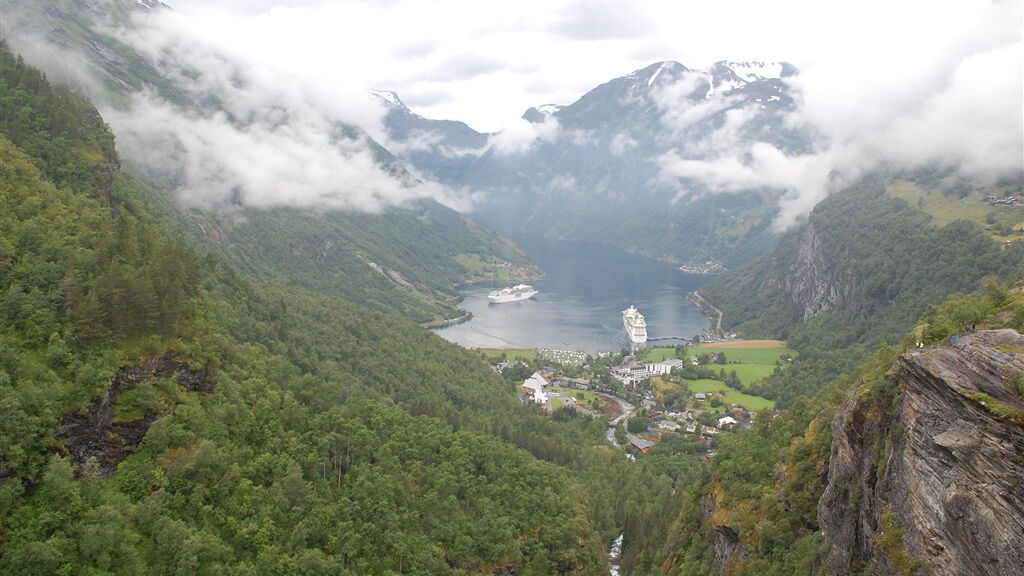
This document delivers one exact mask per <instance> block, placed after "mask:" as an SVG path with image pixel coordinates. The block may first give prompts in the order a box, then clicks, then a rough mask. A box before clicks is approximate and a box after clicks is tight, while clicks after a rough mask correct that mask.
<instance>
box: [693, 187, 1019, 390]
mask: <svg viewBox="0 0 1024 576" xmlns="http://www.w3.org/2000/svg"><path fill="white" fill-rule="evenodd" d="M884 184H885V179H883V178H882V177H878V178H868V179H866V180H865V181H863V182H862V183H860V184H859V185H857V186H854V187H852V188H850V189H848V190H845V191H843V192H841V193H837V194H834V195H832V196H831V197H829V198H828V199H826V200H825V201H823V202H822V203H821V204H820V205H818V207H817V208H815V210H814V212H813V213H812V214H811V216H810V218H809V220H808V222H807V223H806V224H805V225H803V226H801V227H799V228H797V229H795V230H792V231H790V232H789V233H787V234H786V235H784V236H783V237H782V238H781V239H780V242H779V245H778V247H776V249H775V250H774V251H773V252H772V253H771V254H770V255H768V256H766V257H764V258H761V259H760V260H758V261H756V262H754V263H753V264H751V265H750V266H748V267H746V268H744V269H740V270H736V271H732V272H729V273H727V274H724V275H723V276H721V277H719V278H716V279H715V280H713V281H712V282H709V283H708V284H707V285H706V286H704V287H703V288H702V289H701V295H702V296H704V297H705V298H706V299H708V300H710V301H711V302H712V303H714V304H715V305H716V306H718V307H719V308H721V309H722V310H723V311H724V313H725V314H724V317H723V326H724V327H726V328H727V329H729V330H734V331H737V332H739V333H741V334H742V335H744V336H747V337H771V338H782V339H785V340H788V342H789V344H790V346H792V347H794V348H796V349H798V350H799V351H800V357H799V359H798V361H797V362H795V363H794V365H793V367H792V370H790V371H788V372H787V374H786V376H785V377H784V378H781V377H775V378H772V379H769V380H767V381H765V382H764V383H763V385H762V386H761V387H760V388H759V389H758V390H756V391H755V392H756V393H761V394H764V395H766V396H769V397H773V398H777V399H781V400H789V399H792V398H794V397H795V396H796V395H798V394H804V395H809V394H813V393H814V392H815V391H816V390H817V389H818V388H820V387H821V386H822V385H823V384H824V383H825V382H828V381H829V380H831V379H833V378H835V377H836V376H837V375H838V374H840V373H843V372H847V371H849V370H851V369H852V368H853V367H854V366H856V364H857V362H859V361H860V360H861V359H862V358H865V357H866V356H867V355H869V354H871V353H872V351H873V350H875V349H876V348H877V347H878V346H879V345H881V344H883V343H889V344H892V343H894V342H895V341H896V340H897V339H899V338H900V337H901V336H900V335H902V334H904V333H905V332H906V331H907V330H909V329H910V328H911V327H913V322H914V321H915V319H917V318H919V317H920V316H921V315H922V314H923V313H924V312H925V310H926V309H927V308H928V307H929V306H930V305H934V304H937V303H939V302H941V301H942V300H944V299H945V298H946V297H948V296H949V295H950V294H952V293H953V292H956V291H965V290H972V289H973V288H974V287H975V286H977V285H978V282H979V281H980V280H981V278H982V277H984V276H986V275H994V276H996V277H998V278H999V279H1000V280H1002V281H1004V282H1006V281H1010V280H1011V279H1013V278H1016V277H1020V276H1021V275H1022V274H1024V242H1014V243H1010V244H1008V245H1003V244H1001V243H997V242H995V241H994V240H993V239H992V238H991V236H990V235H989V234H988V233H987V232H986V231H984V230H983V229H982V228H981V227H979V226H978V225H976V224H974V223H971V222H967V221H962V220H958V221H953V222H950V223H948V224H945V225H942V226H936V225H935V224H934V223H933V222H932V219H931V217H930V216H929V215H928V214H925V213H924V212H922V211H920V210H918V209H916V208H914V207H911V206H910V205H909V204H907V202H905V201H904V200H901V199H898V198H894V197H892V196H890V195H887V194H886V192H885V185H884Z"/></svg>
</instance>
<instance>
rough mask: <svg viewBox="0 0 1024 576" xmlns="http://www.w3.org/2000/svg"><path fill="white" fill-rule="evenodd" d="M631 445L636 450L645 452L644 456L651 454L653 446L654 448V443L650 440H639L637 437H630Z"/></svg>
mask: <svg viewBox="0 0 1024 576" xmlns="http://www.w3.org/2000/svg"><path fill="white" fill-rule="evenodd" d="M629 443H630V444H632V445H633V447H634V448H636V449H637V450H639V451H641V452H643V453H644V454H647V453H648V452H650V451H651V446H654V442H651V441H650V440H641V439H640V438H637V437H635V436H631V437H630V439H629Z"/></svg>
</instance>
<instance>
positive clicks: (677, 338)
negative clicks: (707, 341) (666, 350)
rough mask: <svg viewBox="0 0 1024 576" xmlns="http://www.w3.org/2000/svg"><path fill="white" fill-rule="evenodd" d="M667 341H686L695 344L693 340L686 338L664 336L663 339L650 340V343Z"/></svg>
mask: <svg viewBox="0 0 1024 576" xmlns="http://www.w3.org/2000/svg"><path fill="white" fill-rule="evenodd" d="M665 340H684V341H686V342H693V338H687V337H685V336H662V337H661V338H648V339H647V341H648V342H664V341H665Z"/></svg>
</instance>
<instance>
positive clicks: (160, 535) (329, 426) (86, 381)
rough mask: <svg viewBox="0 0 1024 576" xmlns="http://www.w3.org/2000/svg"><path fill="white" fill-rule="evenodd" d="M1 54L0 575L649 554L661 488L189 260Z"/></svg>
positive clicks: (363, 320) (451, 569)
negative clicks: (620, 540)
mask: <svg viewBox="0 0 1024 576" xmlns="http://www.w3.org/2000/svg"><path fill="white" fill-rule="evenodd" d="M0 52H2V60H0V62H2V64H3V69H2V70H0V88H2V94H3V98H4V99H5V104H6V103H10V102H14V103H15V104H14V105H11V106H7V105H5V106H4V108H3V110H4V114H3V115H2V117H0V121H2V122H0V134H2V136H0V153H2V159H3V161H2V162H0V230H2V235H0V272H2V273H0V319H2V321H0V534H2V539H0V572H3V573H5V574H55V573H89V574H112V573H118V574H167V573H180V574H229V573H230V574H257V573H265V574H272V573H275V574H276V573H297V574H367V573H372V574H387V573H419V574H424V573H431V574H441V573H449V574H476V573H496V572H502V571H515V572H516V573H517V574H555V573H574V574H601V573H606V572H607V557H606V550H607V546H608V544H609V543H610V541H611V540H612V539H613V538H614V537H615V536H616V535H617V534H619V533H620V532H621V531H622V530H623V527H626V529H627V530H628V531H630V533H631V534H632V535H633V536H631V538H632V539H633V542H635V544H636V545H635V547H634V550H636V551H642V550H646V549H648V547H647V546H646V545H645V544H644V542H645V538H647V535H648V534H655V535H656V534H657V531H656V530H655V529H653V528H651V526H655V525H657V526H664V525H665V520H663V519H662V520H658V519H657V518H665V517H666V516H667V514H666V513H665V512H664V511H663V507H662V506H661V505H660V504H658V503H661V502H665V501H667V500H668V499H670V498H671V496H670V494H671V492H672V490H673V482H674V480H673V478H674V477H673V476H669V475H667V474H663V473H661V472H658V471H655V470H652V469H651V468H648V467H641V466H631V465H630V463H629V462H628V461H627V460H626V459H625V458H623V457H622V455H621V453H617V452H614V451H609V450H606V449H604V448H603V447H601V446H602V445H603V443H604V438H603V435H604V424H603V423H602V422H600V421H591V420H590V419H580V418H574V417H571V416H567V415H558V417H557V418H555V419H551V418H549V417H547V416H546V415H543V414H541V413H539V412H535V411H532V410H530V409H529V408H528V407H526V406H522V405H520V404H519V403H518V401H517V400H516V399H515V392H514V390H513V389H512V387H511V386H510V385H508V384H506V383H505V382H504V381H502V380H500V379H499V378H498V377H497V376H496V375H495V374H494V373H493V372H492V371H491V370H490V369H489V368H488V367H487V366H486V365H485V364H483V363H481V362H480V361H479V360H478V359H477V357H476V356H475V355H474V354H472V353H470V352H467V351H463V350H461V349H459V348H458V347H456V346H453V345H450V344H448V343H446V342H444V341H443V340H441V339H440V338H438V337H436V336H434V335H433V334H431V333H429V332H428V331H426V330H423V329H422V328H419V327H418V326H416V325H414V324H411V323H408V322H407V321H404V320H401V319H399V318H396V317H393V316H388V315H383V314H379V313H376V312H373V311H370V310H367V309H366V308H363V307H360V306H357V305H354V304H350V303H347V302H344V301H341V300H339V299H337V298H333V297H329V296H325V295H322V294H317V293H315V292H310V291H307V290H304V289H302V288H300V287H297V286H295V285H294V284H285V283H277V282H255V281H254V280H252V279H251V278H250V277H248V276H245V275H243V274H240V273H238V272H236V271H234V270H233V269H231V268H230V267H228V266H226V265H225V264H224V263H223V262H222V261H221V260H219V259H218V258H217V257H216V255H215V254H211V255H207V256H203V257H201V256H199V255H198V254H197V253H196V252H195V251H193V250H191V249H189V248H188V247H187V246H188V243H187V242H185V241H184V239H183V233H182V232H180V231H178V230H176V228H175V226H174V224H173V221H171V222H169V221H167V220H164V219H162V218H161V217H160V216H159V214H160V211H163V210H166V209H167V207H166V206H165V207H162V208H161V209H160V211H158V210H156V209H154V208H153V206H152V205H151V203H150V202H149V200H147V198H148V197H149V194H148V193H146V192H145V191H144V189H143V188H142V187H141V185H140V184H138V183H137V182H135V181H133V180H132V179H131V178H130V177H128V176H126V175H125V174H123V173H121V172H119V171H117V170H116V169H113V167H115V166H116V165H117V164H118V162H117V157H116V154H115V153H114V151H113V148H112V147H108V148H104V145H105V144H109V143H111V142H112V140H111V137H110V135H109V133H107V132H106V130H105V128H104V127H103V123H102V121H101V120H100V119H99V117H98V115H96V114H95V110H93V109H92V108H91V107H90V106H89V105H88V104H87V103H85V102H83V101H81V100H78V99H76V98H74V97H73V96H71V95H70V94H66V93H65V92H62V91H61V90H59V89H54V88H52V87H51V86H50V85H49V83H48V82H47V81H46V79H45V78H44V77H43V76H42V75H40V74H39V73H38V72H35V71H33V70H31V69H30V68H27V67H26V66H25V65H24V64H23V63H22V62H21V61H20V60H19V59H18V58H16V57H14V56H13V55H11V54H10V53H9V52H8V51H7V50H6V47H3V50H0ZM25 79H28V80H25ZM61 139H66V142H67V145H66V149H67V150H68V151H69V152H68V156H67V157H66V160H67V161H66V162H64V163H61V162H56V161H53V160H52V157H51V156H48V155H47V152H46V150H47V148H46V146H45V145H46V143H47V142H49V141H53V142H58V144H55V145H59V146H63V144H59V142H60V140H61ZM37 144H38V145H39V146H38V147H37V148H33V146H36V145H37ZM100 169H102V170H100ZM95 170H100V171H105V172H103V173H105V174H108V175H109V180H102V181H101V184H103V183H107V182H109V186H105V185H98V186H97V185H96V183H95V182H89V181H85V182H83V181H82V180H81V179H79V178H77V177H75V178H64V177H62V176H61V175H62V174H65V173H67V171H71V172H75V173H78V174H81V173H88V174H91V173H93V171H95ZM83 171H84V172H83ZM635 553H638V552H634V554H635ZM624 561H626V562H630V561H632V560H629V559H625V560H624Z"/></svg>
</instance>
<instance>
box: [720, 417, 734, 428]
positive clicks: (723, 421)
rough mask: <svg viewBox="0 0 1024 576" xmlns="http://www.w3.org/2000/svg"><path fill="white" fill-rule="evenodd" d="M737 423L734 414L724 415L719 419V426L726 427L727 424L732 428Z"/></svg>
mask: <svg viewBox="0 0 1024 576" xmlns="http://www.w3.org/2000/svg"><path fill="white" fill-rule="evenodd" d="M736 424H737V420H736V419H735V418H733V417H732V416H723V417H721V418H719V419H718V427H719V428H725V427H726V426H728V427H730V428H732V427H733V426H735V425H736Z"/></svg>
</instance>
